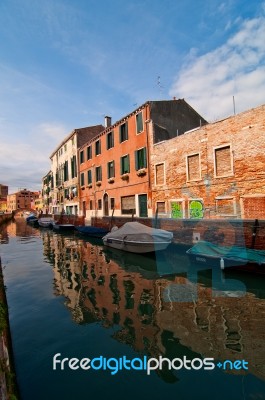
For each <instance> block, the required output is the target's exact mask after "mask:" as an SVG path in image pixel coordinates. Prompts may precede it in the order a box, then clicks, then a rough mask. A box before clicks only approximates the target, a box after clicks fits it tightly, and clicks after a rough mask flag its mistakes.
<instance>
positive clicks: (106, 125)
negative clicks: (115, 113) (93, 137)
mask: <svg viewBox="0 0 265 400" xmlns="http://www.w3.org/2000/svg"><path fill="white" fill-rule="evenodd" d="M109 126H111V117H108V116H107V115H106V116H105V128H108V127H109Z"/></svg>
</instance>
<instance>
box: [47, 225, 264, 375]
mask: <svg viewBox="0 0 265 400" xmlns="http://www.w3.org/2000/svg"><path fill="white" fill-rule="evenodd" d="M43 242H44V255H45V257H46V258H47V259H49V261H50V262H51V263H52V264H54V283H55V292H56V295H61V296H64V297H65V299H66V302H65V305H66V306H67V308H68V309H69V310H70V312H71V314H72V318H73V320H74V321H75V322H76V323H78V324H86V323H88V324H89V323H92V322H100V323H101V324H102V326H104V327H105V328H110V327H116V328H117V329H115V331H114V333H113V338H114V339H115V340H117V341H118V342H120V343H122V344H126V345H129V346H130V347H132V348H133V349H134V350H135V351H137V352H139V353H144V354H146V355H148V356H149V357H159V355H162V356H165V357H168V358H175V357H183V356H184V355H185V356H186V357H187V358H195V357H213V358H214V359H215V360H220V361H221V362H222V361H224V360H231V361H233V360H242V359H244V360H247V361H248V366H249V371H248V372H249V373H251V374H253V375H255V376H256V377H258V378H260V379H265V365H264V359H265V346H264V343H265V326H264V306H265V300H264V292H262V290H260V291H259V292H258V291H253V290H251V287H252V284H253V280H254V278H252V280H249V281H248V280H247V279H245V277H242V276H239V275H237V276H229V275H224V273H223V272H222V271H220V270H218V269H217V270H215V271H214V270H212V271H203V270H202V269H201V270H200V268H198V269H196V267H195V266H191V265H190V263H189V260H188V257H187V255H186V254H185V250H181V249H177V248H176V247H175V246H174V245H171V246H170V247H169V248H168V250H167V251H166V252H159V253H157V254H156V255H155V256H154V255H152V256H146V255H137V254H130V253H126V252H121V251H118V250H116V251H115V250H112V249H106V248H104V247H103V246H102V245H99V244H98V243H102V242H95V241H94V242H90V241H88V240H87V241H85V240H80V239H77V238H76V237H75V236H72V237H67V236H61V235H54V234H53V233H52V232H45V233H44V234H43ZM231 278H232V279H231ZM242 279H244V282H243V280H242ZM248 282H250V285H251V286H250V287H248V284H249V283H248ZM226 284H227V285H226ZM234 289H236V290H234ZM158 373H159V375H160V376H161V377H162V378H163V380H164V381H166V382H174V381H177V380H178V379H180V378H179V373H178V372H177V371H173V370H168V369H167V367H166V366H165V367H164V369H163V370H162V371H160V372H158ZM229 373H230V375H231V374H233V373H234V372H232V371H229ZM236 374H237V375H238V374H243V372H241V371H236Z"/></svg>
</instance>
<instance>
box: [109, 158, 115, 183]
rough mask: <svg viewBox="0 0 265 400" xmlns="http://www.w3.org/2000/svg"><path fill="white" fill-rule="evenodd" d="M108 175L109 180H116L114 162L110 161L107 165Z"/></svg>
mask: <svg viewBox="0 0 265 400" xmlns="http://www.w3.org/2000/svg"><path fill="white" fill-rule="evenodd" d="M107 174H108V179H109V178H114V176H115V164H114V161H110V162H108V164H107Z"/></svg>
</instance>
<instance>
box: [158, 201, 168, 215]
mask: <svg viewBox="0 0 265 400" xmlns="http://www.w3.org/2000/svg"><path fill="white" fill-rule="evenodd" d="M156 210H157V213H158V214H165V212H166V203H165V202H164V201H157V203H156Z"/></svg>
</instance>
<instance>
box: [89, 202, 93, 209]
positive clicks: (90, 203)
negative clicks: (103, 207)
mask: <svg viewBox="0 0 265 400" xmlns="http://www.w3.org/2000/svg"><path fill="white" fill-rule="evenodd" d="M89 209H90V210H93V200H89Z"/></svg>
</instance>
